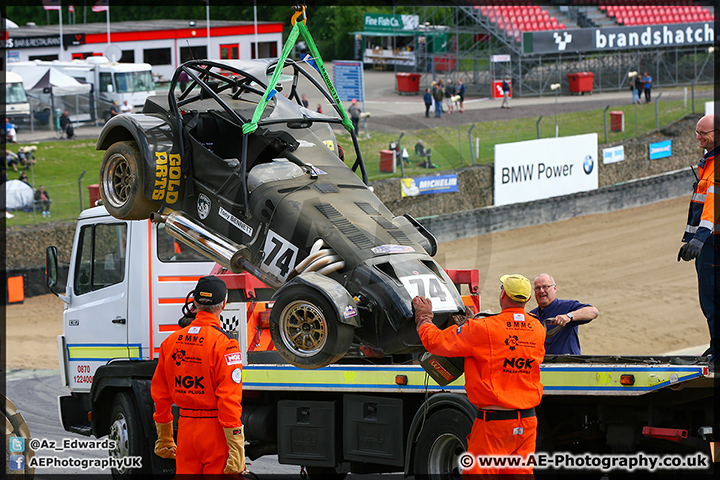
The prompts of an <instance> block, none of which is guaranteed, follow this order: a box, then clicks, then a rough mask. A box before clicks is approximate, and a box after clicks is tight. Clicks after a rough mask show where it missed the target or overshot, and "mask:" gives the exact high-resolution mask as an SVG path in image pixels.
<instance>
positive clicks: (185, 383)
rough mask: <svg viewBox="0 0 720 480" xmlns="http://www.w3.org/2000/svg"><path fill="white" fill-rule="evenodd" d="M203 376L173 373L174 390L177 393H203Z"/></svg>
mask: <svg viewBox="0 0 720 480" xmlns="http://www.w3.org/2000/svg"><path fill="white" fill-rule="evenodd" d="M203 378H205V377H198V376H197V375H185V376H180V375H175V391H176V392H177V393H190V394H204V393H205V392H203V391H202V390H205V385H203V384H202V381H203Z"/></svg>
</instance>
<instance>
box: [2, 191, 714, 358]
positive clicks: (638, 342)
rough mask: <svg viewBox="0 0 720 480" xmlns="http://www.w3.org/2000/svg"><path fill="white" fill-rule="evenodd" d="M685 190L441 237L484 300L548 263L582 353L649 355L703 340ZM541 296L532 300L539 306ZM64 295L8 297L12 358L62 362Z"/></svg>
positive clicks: (486, 304) (449, 260) (493, 302)
mask: <svg viewBox="0 0 720 480" xmlns="http://www.w3.org/2000/svg"><path fill="white" fill-rule="evenodd" d="M687 202H688V199H687V198H679V199H674V200H667V201H663V202H659V203H656V204H654V205H650V206H646V207H641V208H635V209H631V210H622V211H618V212H613V213H607V214H601V215H590V216H585V217H578V218H574V219H571V220H567V221H564V222H559V223H554V224H546V225H540V226H534V227H527V228H521V229H517V230H512V231H508V232H499V233H494V234H488V235H482V236H479V237H475V238H468V239H463V240H456V241H453V242H446V243H443V244H441V246H440V251H439V253H438V255H437V256H436V259H437V260H438V261H439V262H440V264H441V265H443V266H444V267H446V268H477V269H479V270H480V279H481V295H482V307H483V308H484V309H489V310H492V311H497V310H498V309H499V305H498V293H499V285H500V281H499V278H500V276H501V275H503V274H506V273H522V274H523V275H525V276H527V277H528V278H530V279H531V280H532V279H533V278H534V277H535V276H536V275H537V274H539V273H542V272H547V273H550V274H551V275H553V276H554V277H555V281H556V282H557V285H558V296H559V297H560V298H575V299H578V300H580V301H582V302H586V303H591V304H593V305H595V306H596V307H597V308H598V309H599V310H600V317H599V318H598V319H596V320H595V321H594V322H592V323H590V324H589V325H585V326H582V327H580V342H581V346H582V350H583V353H584V354H613V355H650V354H660V353H665V352H668V351H672V350H678V349H682V348H688V347H694V346H698V345H704V344H706V343H708V342H709V335H708V330H707V323H706V322H705V319H704V317H703V316H702V313H701V311H700V306H699V303H698V299H697V280H696V276H695V268H694V266H693V265H692V264H691V263H685V262H683V263H678V262H677V261H676V256H677V251H678V249H679V247H680V237H681V235H682V231H683V227H684V225H685V220H686V215H687ZM534 307H535V303H534V301H532V302H531V306H530V307H529V308H534ZM62 309H63V303H62V302H61V301H60V300H58V299H57V298H56V297H55V296H53V295H43V296H39V297H32V298H28V299H26V300H25V303H24V304H21V305H10V306H9V307H7V310H6V312H7V367H8V368H58V360H57V340H56V337H57V335H59V334H61V333H62V324H61V320H62Z"/></svg>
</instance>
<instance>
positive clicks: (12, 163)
mask: <svg viewBox="0 0 720 480" xmlns="http://www.w3.org/2000/svg"><path fill="white" fill-rule="evenodd" d="M19 160H20V158H19V157H18V156H17V154H16V153H15V152H12V151H10V150H7V149H6V150H5V162H6V163H7V164H8V167H12V168H13V170H15V171H16V172H17V171H18V167H17V164H18V161H19Z"/></svg>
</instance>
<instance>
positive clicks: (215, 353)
mask: <svg viewBox="0 0 720 480" xmlns="http://www.w3.org/2000/svg"><path fill="white" fill-rule="evenodd" d="M151 392H152V397H153V400H155V414H154V415H153V418H154V420H155V422H156V423H167V422H171V421H172V419H173V417H172V412H171V406H172V405H173V404H175V405H177V406H178V407H180V420H179V425H178V441H177V457H176V473H177V474H189V473H194V474H198V473H202V474H223V468H224V467H225V462H226V460H227V458H228V445H227V443H226V439H225V434H224V432H223V428H232V427H239V426H240V425H241V421H240V417H241V415H242V406H241V404H240V402H241V401H242V360H241V356H240V348H239V346H238V342H237V340H235V339H232V338H230V337H228V336H227V334H225V332H223V331H222V330H220V320H219V319H218V318H217V317H216V316H215V315H213V314H212V313H209V312H203V311H200V312H197V316H196V317H195V320H193V322H192V323H191V324H190V325H188V326H187V327H185V328H183V329H181V330H178V331H177V332H175V333H173V334H172V335H170V336H169V337H168V338H166V339H165V341H163V343H162V345H161V346H160V358H159V360H158V366H157V368H156V369H155V375H154V376H153V380H152V387H151Z"/></svg>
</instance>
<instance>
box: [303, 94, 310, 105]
mask: <svg viewBox="0 0 720 480" xmlns="http://www.w3.org/2000/svg"><path fill="white" fill-rule="evenodd" d="M302 106H303V107H305V108H310V102H308V99H307V97H306V96H305V94H304V93H303V94H302Z"/></svg>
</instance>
